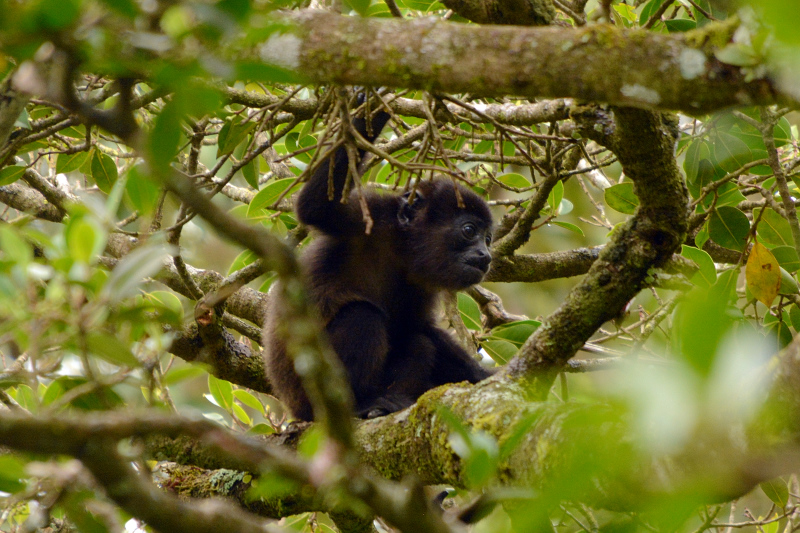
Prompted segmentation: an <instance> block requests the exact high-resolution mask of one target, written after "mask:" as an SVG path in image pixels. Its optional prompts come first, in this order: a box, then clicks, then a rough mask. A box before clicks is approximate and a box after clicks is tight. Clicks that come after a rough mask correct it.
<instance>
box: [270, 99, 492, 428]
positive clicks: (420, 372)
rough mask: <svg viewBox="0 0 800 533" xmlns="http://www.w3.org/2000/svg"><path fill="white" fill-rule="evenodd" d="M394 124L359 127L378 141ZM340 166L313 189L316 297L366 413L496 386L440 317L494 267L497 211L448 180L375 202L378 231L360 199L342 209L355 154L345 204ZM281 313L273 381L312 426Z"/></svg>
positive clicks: (309, 197)
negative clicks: (456, 386) (430, 393)
mask: <svg viewBox="0 0 800 533" xmlns="http://www.w3.org/2000/svg"><path fill="white" fill-rule="evenodd" d="M387 120H388V115H387V114H386V113H379V114H378V115H377V116H376V117H375V118H374V119H373V123H372V128H371V135H368V134H367V128H366V122H365V120H364V119H363V118H356V119H355V120H354V126H355V127H356V129H357V130H358V131H359V132H360V133H361V134H362V135H363V136H364V137H366V138H368V139H369V140H370V141H373V140H374V139H375V137H377V135H378V134H379V133H380V130H381V129H382V128H383V126H384V125H385V123H386V121H387ZM359 155H360V156H363V153H360V154H359ZM330 164H331V162H330V160H329V161H324V162H323V163H322V165H321V166H320V168H319V169H318V170H317V171H316V172H315V173H314V175H313V176H312V177H311V179H310V180H309V181H308V183H307V184H306V185H305V187H304V188H303V190H302V191H301V193H300V196H299V198H298V201H297V215H298V217H299V219H300V221H301V222H303V223H304V224H306V225H309V226H312V227H314V228H316V229H317V235H316V238H315V239H314V241H313V242H312V243H311V244H310V245H309V246H308V247H307V249H306V251H305V253H304V255H303V265H304V269H305V274H306V277H307V280H308V284H309V286H308V291H309V294H310V297H311V298H312V299H313V302H314V304H315V305H316V307H317V308H318V309H319V313H320V316H321V318H322V320H323V321H324V323H325V325H326V330H327V333H328V336H329V338H330V341H331V345H332V346H333V348H334V350H335V351H336V353H337V355H338V356H339V357H340V359H341V360H342V363H343V364H344V366H345V369H346V370H347V374H348V378H349V380H350V385H351V387H352V389H353V395H354V397H355V400H356V409H357V412H358V414H359V415H360V416H362V417H373V416H379V415H382V414H386V413H389V412H393V411H397V410H399V409H403V408H405V407H407V406H409V405H411V404H413V403H414V402H415V401H416V399H417V398H418V397H419V396H420V395H421V394H422V393H424V392H425V391H427V390H429V389H431V388H433V387H436V386H438V385H441V384H444V383H453V382H459V381H470V382H473V383H475V382H477V381H480V380H482V379H484V378H486V377H488V376H489V375H490V374H491V372H490V371H489V370H487V369H485V368H483V367H482V366H480V365H479V364H478V363H477V362H476V361H475V359H473V358H472V357H471V356H470V355H469V354H468V353H467V352H466V351H464V349H463V348H461V347H460V346H459V345H458V344H457V343H456V342H454V341H453V339H452V338H451V337H450V335H449V334H448V333H447V332H445V331H443V330H442V329H440V328H438V327H437V326H436V319H435V316H434V309H435V306H436V303H437V301H438V298H439V295H440V293H441V292H442V291H443V290H458V289H464V288H466V287H469V286H470V285H473V284H475V283H478V282H479V281H481V279H482V278H483V276H484V274H485V273H486V271H487V270H488V268H489V261H490V260H491V256H490V255H489V251H488V248H487V245H488V241H489V239H490V238H491V224H492V220H491V214H490V213H489V209H488V207H487V205H486V202H484V201H483V200H482V199H481V198H480V197H479V196H478V195H476V194H475V193H473V192H472V191H470V190H468V189H466V188H464V187H460V186H458V193H459V195H460V197H461V200H462V205H463V207H459V201H458V197H457V194H456V187H457V186H455V185H454V184H453V183H452V182H451V181H450V180H444V179H437V180H433V181H429V182H425V183H421V184H420V185H419V187H418V189H417V193H416V199H415V200H414V201H413V202H409V196H408V195H378V194H374V193H365V194H367V204H368V206H369V213H370V216H371V217H372V220H373V224H374V225H373V227H372V231H371V232H370V233H369V234H366V232H365V229H366V228H365V224H364V221H363V217H362V213H361V209H360V207H359V202H358V200H357V197H356V196H355V193H353V195H352V197H351V198H349V201H348V202H347V203H346V204H342V203H341V201H340V200H341V194H342V189H343V187H344V182H345V178H346V175H347V165H348V160H347V154H346V151H345V150H344V149H339V150H337V152H336V153H335V154H334V157H333V165H334V168H333V173H332V175H333V180H334V193H335V194H334V198H333V200H330V199H329V198H328V176H329V173H330V168H329V167H330ZM467 226H471V227H472V228H471V229H469V228H467ZM472 230H474V232H473V231H472ZM473 233H474V234H475V235H474V237H473V236H472V235H473ZM271 300H276V299H275V298H271ZM280 305H281V304H280V302H279V301H272V302H271V304H270V306H271V309H270V312H269V315H268V316H269V317H270V319H268V321H267V325H266V328H265V332H266V336H267V346H266V352H267V374H268V376H269V379H270V382H271V383H272V386H273V390H274V391H275V395H276V396H277V397H278V398H280V399H281V400H282V401H283V402H284V403H285V404H286V405H287V406H288V407H289V409H290V410H291V412H292V414H293V415H294V416H295V417H297V418H299V419H301V420H311V418H312V412H311V405H310V403H309V401H308V398H307V397H306V394H305V392H304V391H303V388H302V386H301V384H300V380H299V378H298V376H297V374H296V373H295V371H294V365H293V362H292V361H291V360H290V358H289V357H288V355H287V354H286V348H285V343H284V342H283V340H282V339H281V338H280V336H279V335H277V334H276V327H277V325H278V324H277V320H279V318H277V317H279V316H280V315H281V313H280V311H281V309H280Z"/></svg>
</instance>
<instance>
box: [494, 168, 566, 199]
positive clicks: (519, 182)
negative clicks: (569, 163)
mask: <svg viewBox="0 0 800 533" xmlns="http://www.w3.org/2000/svg"><path fill="white" fill-rule="evenodd" d="M497 181H499V182H500V183H502V184H503V185H508V186H509V187H514V188H515V189H527V188H529V187H530V186H531V182H530V181H528V179H527V178H526V177H525V176H523V175H522V174H517V173H516V172H511V173H508V174H503V175H502V176H498V177H497ZM559 183H561V182H560V181H559ZM561 190H562V194H563V190H564V186H563V185H562V186H561ZM551 194H552V191H551Z"/></svg>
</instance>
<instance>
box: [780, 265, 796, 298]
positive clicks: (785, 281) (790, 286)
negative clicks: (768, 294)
mask: <svg viewBox="0 0 800 533" xmlns="http://www.w3.org/2000/svg"><path fill="white" fill-rule="evenodd" d="M798 292H800V287H798V285H797V281H796V280H795V279H794V276H792V275H791V274H789V272H787V271H786V269H785V268H783V267H781V285H780V288H779V289H778V293H779V294H785V295H792V294H797V293H798Z"/></svg>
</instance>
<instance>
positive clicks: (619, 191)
mask: <svg viewBox="0 0 800 533" xmlns="http://www.w3.org/2000/svg"><path fill="white" fill-rule="evenodd" d="M605 199H606V203H607V204H608V206H609V207H610V208H611V209H613V210H615V211H619V212H620V213H624V214H626V215H632V214H633V213H634V212H635V211H636V208H637V207H638V206H639V198H637V197H636V194H635V193H634V192H633V183H627V182H626V183H618V184H617V185H614V186H612V187H609V188H608V189H606V190H605Z"/></svg>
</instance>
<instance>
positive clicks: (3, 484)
mask: <svg viewBox="0 0 800 533" xmlns="http://www.w3.org/2000/svg"><path fill="white" fill-rule="evenodd" d="M25 486H26V483H25V463H23V462H22V461H21V460H20V459H18V458H17V457H15V456H13V455H9V454H8V453H4V454H3V455H0V491H3V492H12V493H13V492H18V491H20V490H22V489H24V488H25Z"/></svg>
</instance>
